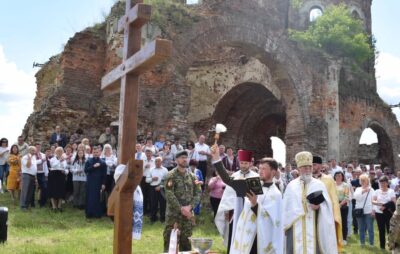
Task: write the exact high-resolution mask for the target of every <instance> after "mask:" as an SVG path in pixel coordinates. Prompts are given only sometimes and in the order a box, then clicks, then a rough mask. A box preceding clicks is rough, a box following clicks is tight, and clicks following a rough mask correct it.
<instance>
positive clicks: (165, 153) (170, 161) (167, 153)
mask: <svg viewBox="0 0 400 254" xmlns="http://www.w3.org/2000/svg"><path fill="white" fill-rule="evenodd" d="M159 156H160V157H161V158H162V166H163V167H164V168H166V169H168V171H171V170H172V169H173V168H174V165H175V164H174V154H173V153H172V151H171V143H169V142H166V143H164V146H163V149H162V151H161V152H160V154H159Z"/></svg>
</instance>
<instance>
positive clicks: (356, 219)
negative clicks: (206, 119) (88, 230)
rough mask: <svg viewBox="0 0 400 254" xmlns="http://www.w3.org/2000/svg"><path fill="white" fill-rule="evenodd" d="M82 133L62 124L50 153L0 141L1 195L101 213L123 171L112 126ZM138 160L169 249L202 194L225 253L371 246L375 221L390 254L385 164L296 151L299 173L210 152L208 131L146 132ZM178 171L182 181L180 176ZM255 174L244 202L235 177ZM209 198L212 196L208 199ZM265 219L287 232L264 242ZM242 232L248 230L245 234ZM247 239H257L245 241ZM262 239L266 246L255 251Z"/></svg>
mask: <svg viewBox="0 0 400 254" xmlns="http://www.w3.org/2000/svg"><path fill="white" fill-rule="evenodd" d="M82 133H83V132H82V131H81V130H77V131H76V133H75V134H73V135H72V136H71V137H67V136H66V135H65V134H63V133H62V132H61V128H60V127H59V126H57V127H56V128H55V132H54V133H53V134H52V135H51V138H50V140H49V142H48V144H46V145H45V149H42V143H40V142H38V143H34V144H29V145H28V144H27V143H26V142H25V140H24V138H23V137H18V142H17V143H15V144H13V145H11V147H9V144H8V140H7V139H5V138H3V139H1V140H0V143H1V146H0V181H1V184H0V187H2V186H4V187H2V188H1V189H0V191H1V192H3V191H5V192H9V193H10V198H11V199H12V200H13V201H14V202H15V203H17V201H18V200H19V206H20V208H21V209H22V210H24V211H25V210H27V209H29V208H30V207H35V206H36V205H37V204H38V205H39V206H40V207H46V206H49V207H51V209H52V210H53V211H55V212H62V211H63V204H64V203H66V202H71V203H72V204H73V206H74V207H76V208H77V209H85V214H86V217H87V218H99V217H102V216H104V215H105V211H106V200H107V197H108V196H109V195H110V194H111V192H112V190H113V188H114V186H115V182H116V178H118V176H119V175H120V174H118V176H116V175H114V174H115V170H116V168H117V166H118V165H117V156H116V145H117V140H116V138H115V136H114V135H113V134H112V133H111V129H110V128H106V130H105V132H104V133H103V134H102V135H101V136H100V137H99V139H98V140H95V141H92V144H91V142H90V140H89V139H87V138H85V137H84V136H83V134H82ZM154 141H155V142H154ZM93 143H94V144H95V145H93ZM132 156H135V159H137V160H143V178H142V181H141V183H140V187H139V189H140V195H142V197H143V199H142V201H143V213H144V215H148V216H149V218H150V222H151V223H155V222H156V221H160V222H161V223H165V224H166V225H165V226H166V228H165V231H164V249H165V251H168V247H169V243H170V234H171V231H172V229H173V228H174V226H175V223H179V224H181V225H186V224H187V223H186V220H188V221H192V219H193V217H195V216H198V215H199V214H200V211H201V209H202V205H204V201H205V200H204V199H201V198H200V197H201V196H208V197H209V203H210V205H211V208H212V211H213V215H214V218H215V224H216V226H217V228H218V230H219V232H220V234H221V235H222V236H224V239H225V244H226V246H227V248H228V253H259V252H257V250H260V248H264V249H265V248H266V249H270V250H272V249H275V250H276V253H280V251H279V249H280V248H281V247H282V248H283V245H285V246H284V248H285V249H286V250H287V249H288V248H289V249H290V248H292V249H293V253H300V252H301V251H299V252H298V248H300V246H301V248H304V249H302V250H303V251H305V252H307V253H308V252H309V251H311V250H313V248H314V247H310V246H308V247H306V246H303V245H299V244H297V245H296V246H293V244H294V243H295V242H296V240H298V238H300V239H302V241H304V242H307V241H309V242H313V241H317V240H315V239H321V241H322V239H324V241H328V242H330V243H331V244H322V243H319V244H320V245H318V244H316V243H315V242H314V243H315V244H314V245H313V246H319V247H318V248H322V249H324V248H333V247H332V246H333V245H335V248H337V249H338V250H340V248H341V246H343V245H345V244H346V241H347V238H348V237H349V236H350V235H352V234H358V235H359V241H360V244H361V245H365V241H366V236H367V235H368V242H369V244H371V245H373V244H374V230H373V228H374V222H375V221H376V222H377V226H378V230H379V243H380V247H381V248H382V249H385V247H386V243H387V242H386V236H387V234H388V233H389V230H390V219H391V217H392V216H393V214H394V212H395V209H396V200H397V198H398V197H399V195H400V170H397V173H395V172H396V171H395V170H392V169H390V168H387V167H385V168H383V169H382V168H381V166H380V165H368V166H366V165H363V164H358V163H357V162H355V161H352V162H340V163H339V164H338V163H337V162H336V160H335V159H331V160H329V161H327V162H324V161H323V159H322V158H321V157H319V156H316V155H314V156H312V155H310V154H309V153H307V152H304V153H299V154H298V155H296V158H295V159H296V167H294V166H292V164H291V163H286V165H285V166H284V167H283V166H282V165H281V164H279V163H277V162H276V161H275V160H274V159H272V158H263V159H261V160H258V161H257V160H255V158H254V157H253V156H252V155H251V153H249V152H248V151H243V150H239V151H236V150H235V149H234V148H232V147H225V146H224V145H219V146H215V145H214V146H213V147H210V146H208V145H207V144H206V138H205V136H204V135H200V136H199V138H198V140H197V142H196V143H195V142H193V141H190V140H189V141H186V142H185V143H181V142H180V140H179V139H178V138H175V139H174V140H173V141H168V140H166V137H165V136H163V135H160V136H159V137H158V138H157V140H154V139H153V133H152V132H148V133H147V135H146V136H145V137H143V138H142V139H141V140H138V142H137V144H136V153H135V154H134V155H132ZM310 156H311V159H310ZM310 160H311V161H310ZM179 172H180V174H179ZM182 174H183V177H184V178H182V179H180V178H179V177H180V176H181V175H182ZM251 177H259V178H260V179H261V181H262V184H263V185H262V188H263V190H264V194H263V195H260V196H257V195H255V194H254V193H247V195H246V197H244V196H241V197H239V196H238V192H237V184H235V180H237V179H245V178H251ZM187 190H190V191H187ZM182 191H183V193H182ZM206 192H207V193H208V195H204V194H205V193H206ZM277 193H278V194H277ZM316 193H318V195H317V194H316ZM35 194H37V195H35ZM306 194H307V195H306ZM311 194H313V195H314V196H315V197H314V196H313V195H311ZM305 195H306V196H305ZM35 196H37V197H38V200H35ZM183 197H185V198H183ZM239 198H241V199H240V200H239V201H238V200H237V199H239ZM261 198H264V199H262V200H261ZM266 200H269V201H270V200H274V202H266ZM315 200H317V201H315ZM318 200H319V201H318ZM321 200H322V201H321ZM314 201H315V202H314ZM193 202H194V203H193ZM184 203H185V205H184ZM192 203H193V204H192ZM207 203H208V202H207ZM189 204H190V205H189ZM296 204H297V205H296ZM178 208H179V209H178ZM175 209H176V211H175ZM181 209H182V210H181ZM239 215H240V217H239ZM260 215H263V216H260ZM282 215H283V216H284V217H281V216H282ZM297 215H298V216H297ZM254 216H255V217H254ZM296 216H297V217H296ZM299 216H300V217H302V216H303V217H302V218H304V221H302V220H301V219H299V218H300V217H299ZM263 218H264V219H266V218H269V219H270V220H272V221H268V222H267V224H266V225H268V227H266V229H270V230H272V231H274V230H275V231H276V232H285V234H283V233H282V234H278V233H277V234H274V236H273V237H272V236H271V237H270V238H268V237H269V236H268V235H270V234H267V233H265V232H264V231H263V230H264V229H265V228H264V229H263V230H260V229H257V226H254V227H247V225H251V224H252V223H251V222H253V224H254V222H255V221H257V223H256V224H257V225H258V224H259V223H263ZM321 219H326V220H327V221H330V222H331V224H330V223H325V224H326V225H330V226H332V227H333V228H334V234H328V235H322V233H329V232H330V230H331V229H332V227H330V226H326V225H322V224H323V223H319V221H320V220H321ZM247 220H249V221H247ZM259 220H260V221H259ZM281 220H282V221H281ZM298 223H300V224H301V223H303V224H302V225H297V224H298ZM308 223H310V225H314V224H313V223H315V225H314V226H313V227H316V228H318V230H317V232H319V233H317V234H320V235H319V236H318V237H315V238H313V237H314V236H315V235H312V234H311V236H310V239H308V237H309V236H308V235H307V236H306V238H307V239H305V238H303V237H304V236H302V235H299V234H300V233H302V232H301V228H304V227H305V225H307V227H308ZM192 226H193V223H190V225H189V224H188V226H187V228H185V230H183V233H182V234H181V235H180V238H181V239H180V240H181V242H182V244H181V250H187V249H188V248H189V247H188V246H187V245H189V246H190V244H189V243H188V240H187V238H188V237H189V236H190V235H191V228H192ZM185 227H186V226H185ZM245 229H246V230H247V231H246V232H247V233H246V234H243V231H244V230H245ZM303 230H304V229H303ZM249 232H250V233H249ZM251 232H252V233H251ZM263 232H264V233H263ZM303 233H304V232H303ZM260 234H261V235H260ZM243 235H248V236H252V237H250V238H249V239H247V238H246V237H243ZM278 235H279V236H280V235H282V237H281V238H280V237H278ZM332 235H335V236H336V238H335V237H332ZM257 237H266V238H265V239H267V238H268V239H269V240H268V241H265V242H263V243H262V244H261V242H259V245H261V246H257ZM276 237H278V238H276ZM285 237H286V238H285ZM284 238H285V239H286V240H283V239H284ZM333 238H335V239H334V241H333V240H332V239H333ZM329 240H332V241H329ZM246 241H247V242H246ZM268 243H271V244H270V245H268ZM290 243H292V245H290ZM265 244H267V245H265ZM264 245H265V246H264ZM307 248H310V249H307ZM316 248H317V247H316ZM282 250H283V249H282ZM305 252H303V253H305ZM324 253H325V252H324Z"/></svg>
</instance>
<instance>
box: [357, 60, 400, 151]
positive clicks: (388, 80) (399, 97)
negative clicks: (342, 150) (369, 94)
mask: <svg viewBox="0 0 400 254" xmlns="http://www.w3.org/2000/svg"><path fill="white" fill-rule="evenodd" d="M376 79H377V90H378V94H379V96H381V98H382V99H383V100H384V101H385V102H387V103H389V104H397V103H399V102H400V58H399V57H397V56H394V55H391V54H388V53H384V52H383V53H380V54H379V58H378V63H377V65H376ZM393 112H394V113H395V114H396V116H397V120H398V121H399V122H400V109H399V108H395V109H393ZM377 142H378V138H377V135H376V133H375V132H374V131H373V130H371V129H369V128H367V129H365V130H364V132H363V133H362V135H361V138H360V144H368V145H369V144H373V143H377Z"/></svg>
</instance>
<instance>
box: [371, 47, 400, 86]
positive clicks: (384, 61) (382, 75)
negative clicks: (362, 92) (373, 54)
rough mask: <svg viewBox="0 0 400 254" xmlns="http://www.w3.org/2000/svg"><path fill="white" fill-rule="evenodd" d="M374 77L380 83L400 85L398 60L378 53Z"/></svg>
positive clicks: (399, 60)
mask: <svg viewBox="0 0 400 254" xmlns="http://www.w3.org/2000/svg"><path fill="white" fill-rule="evenodd" d="M376 77H377V79H378V80H379V81H382V82H384V81H390V82H393V83H397V84H400V58H399V57H397V56H394V55H391V54H388V53H385V52H381V53H379V57H378V63H377V65H376Z"/></svg>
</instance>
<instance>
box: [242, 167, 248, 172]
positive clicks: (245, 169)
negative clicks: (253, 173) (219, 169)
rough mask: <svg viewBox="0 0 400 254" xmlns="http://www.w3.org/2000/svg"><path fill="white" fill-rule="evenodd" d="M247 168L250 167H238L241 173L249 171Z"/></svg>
mask: <svg viewBox="0 0 400 254" xmlns="http://www.w3.org/2000/svg"><path fill="white" fill-rule="evenodd" d="M249 169H250V168H245V167H243V168H240V172H242V173H247V172H248V171H249Z"/></svg>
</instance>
